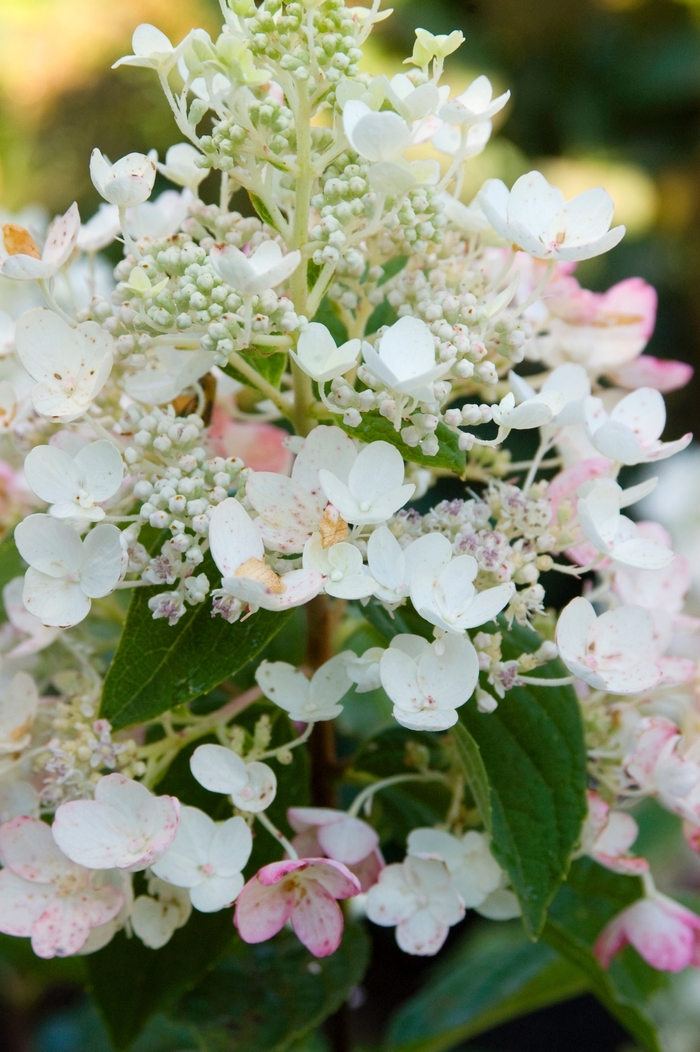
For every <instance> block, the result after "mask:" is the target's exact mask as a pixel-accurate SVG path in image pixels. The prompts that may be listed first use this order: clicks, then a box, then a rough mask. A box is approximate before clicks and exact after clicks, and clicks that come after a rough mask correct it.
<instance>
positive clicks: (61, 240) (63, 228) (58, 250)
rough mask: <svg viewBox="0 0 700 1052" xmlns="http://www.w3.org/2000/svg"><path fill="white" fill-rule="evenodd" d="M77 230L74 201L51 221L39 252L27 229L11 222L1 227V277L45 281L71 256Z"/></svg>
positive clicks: (77, 215) (77, 219)
mask: <svg viewBox="0 0 700 1052" xmlns="http://www.w3.org/2000/svg"><path fill="white" fill-rule="evenodd" d="M79 231H80V213H79V212H78V206H77V204H75V202H73V204H72V205H71V206H70V208H69V209H68V211H67V212H66V213H65V214H64V215H62V216H58V217H57V218H56V219H54V221H53V222H52V223H51V225H50V227H49V229H48V231H47V232H46V242H45V244H44V248H43V250H42V252H41V254H40V253H39V250H38V248H37V247H36V245H35V243H34V239H33V238H32V236H31V234H30V233H29V231H27V230H25V229H24V228H23V227H15V226H14V225H13V224H9V228H8V226H5V227H3V235H4V237H3V242H4V244H3V248H2V252H0V258H1V260H2V261H1V262H0V276H2V277H3V278H14V279H15V280H18V281H46V280H48V279H49V278H52V277H54V276H55V275H56V274H58V272H59V270H60V269H61V267H62V266H63V265H64V263H66V262H67V261H68V259H69V258H70V255H71V253H72V251H73V249H74V248H75V245H76V242H77V240H78V233H79ZM11 235H14V236H11Z"/></svg>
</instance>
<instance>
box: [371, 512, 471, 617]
mask: <svg viewBox="0 0 700 1052" xmlns="http://www.w3.org/2000/svg"><path fill="white" fill-rule="evenodd" d="M451 559H452V545H451V544H450V542H449V540H448V539H447V537H445V536H444V534H442V533H426V534H425V535H424V536H423V537H418V538H417V539H416V540H415V541H412V542H411V543H410V544H408V545H407V546H406V547H405V548H402V547H401V545H400V544H399V542H398V541H397V540H396V537H394V535H393V533H392V532H391V530H390V529H389V528H388V527H387V526H380V527H379V528H378V529H376V530H373V532H372V533H371V534H370V538H369V540H368V542H367V563H368V565H369V572H370V573H371V575H372V577H373V578H374V579H375V581H376V582H377V587H376V589H375V593H374V594H375V595H376V596H377V598H378V599H380V600H381V602H383V603H391V604H397V603H401V602H403V601H404V600H405V599H407V598H408V596H409V590H410V586H411V581H412V579H413V575H414V574H415V573H416V572H417V571H418V570H419V569H420V568H421V567H426V568H427V569H429V570H431V571H433V572H434V573H435V575H436V576H437V574H439V573H440V571H441V570H442V569H443V568H444V567H445V566H447V564H448V563H449V562H450V560H451Z"/></svg>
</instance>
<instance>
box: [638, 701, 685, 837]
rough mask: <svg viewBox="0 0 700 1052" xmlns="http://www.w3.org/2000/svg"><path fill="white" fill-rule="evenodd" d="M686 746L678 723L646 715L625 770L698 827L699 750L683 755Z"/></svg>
mask: <svg viewBox="0 0 700 1052" xmlns="http://www.w3.org/2000/svg"><path fill="white" fill-rule="evenodd" d="M683 745H684V740H683V736H682V735H681V734H680V733H679V731H678V727H676V725H675V723H672V722H671V720H667V719H664V718H663V717H662V716H646V717H645V718H644V719H642V720H641V722H640V724H639V727H638V728H637V732H636V735H635V739H634V745H633V748H632V750H631V751H630V752H629V753H628V755H627V756H626V757H625V759H624V768H625V770H626V771H627V773H628V774H629V776H630V777H631V778H633V779H634V781H635V782H636V783H637V785H638V786H639V787H640V788H642V789H644V791H645V792H646V793H648V794H651V795H654V796H658V798H659V800H660V801H661V803H662V805H663V806H664V807H665V808H666V810H668V811H671V812H673V813H674V814H677V815H680V816H681V817H682V818H684V819H685V820H686V822H689V823H691V824H692V825H693V826H695V827H698V826H700V764H698V763H697V760H696V758H695V755H696V753H697V750H693V749H690V750H688V752H686V753H685V754H683V753H682V752H681V751H680V750H681V749H682V747H683ZM687 839H689V841H690V839H691V838H690V837H687Z"/></svg>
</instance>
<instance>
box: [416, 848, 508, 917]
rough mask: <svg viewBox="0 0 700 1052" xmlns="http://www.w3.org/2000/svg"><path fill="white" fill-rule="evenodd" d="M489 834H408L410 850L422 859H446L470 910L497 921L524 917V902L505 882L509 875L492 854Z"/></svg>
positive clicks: (454, 882)
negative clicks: (522, 912)
mask: <svg viewBox="0 0 700 1052" xmlns="http://www.w3.org/2000/svg"><path fill="white" fill-rule="evenodd" d="M490 845H491V837H490V836H489V835H488V833H477V832H476V831H475V830H473V829H472V830H470V831H469V832H468V833H465V834H464V836H462V837H456V836H452V835H451V834H450V833H446V832H445V831H444V830H442V829H413V830H412V831H411V832H410V833H409V835H408V843H407V848H408V853H409V855H415V856H416V857H418V858H437V859H439V860H440V861H441V862H444V863H445V865H446V866H447V870H448V872H449V874H450V879H451V880H452V884H453V886H454V888H455V890H456V891H457V892H458V893H459V896H460V898H461V899H462V902H463V904H464V905H465V906H466V908H467V909H475V910H476V911H477V912H478V913H481V914H483V915H484V916H486V917H491V919H493V920H509V919H510V918H512V917H519V916H520V904H519V903H518V900H517V897H516V896H515V895H514V894H513V892H512V891H508V890H507V889H506V888H505V887H504V884H505V882H506V878H505V874H504V872H503V870H502V869H501V867H500V866H499V864H498V862H496V859H495V858H494V857H493V855H492V854H491V846H490Z"/></svg>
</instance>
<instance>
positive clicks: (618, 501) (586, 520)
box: [577, 479, 674, 570]
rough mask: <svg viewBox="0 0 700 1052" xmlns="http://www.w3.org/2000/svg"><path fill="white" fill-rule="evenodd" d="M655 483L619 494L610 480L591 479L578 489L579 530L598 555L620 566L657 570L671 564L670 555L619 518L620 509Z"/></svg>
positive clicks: (651, 487) (633, 525)
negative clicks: (605, 556)
mask: <svg viewBox="0 0 700 1052" xmlns="http://www.w3.org/2000/svg"><path fill="white" fill-rule="evenodd" d="M655 483H656V479H651V480H650V481H649V482H647V483H641V484H640V486H634V487H632V488H630V489H629V490H623V489H621V488H620V486H618V484H617V482H614V481H613V480H612V479H595V480H594V481H593V482H589V483H586V484H584V485H583V486H581V487H580V488H579V493H581V494H582V495H581V497H580V498H579V501H578V505H577V509H578V519H579V522H580V524H581V529H582V530H583V532H584V533H585V535H586V537H587V538H588V540H589V541H590V542H591V544H593V545H594V546H595V548H597V550H598V551H599V552H601V554H604V555H607V556H609V557H610V558H611V559H613V560H614V562H616V563H621V564H622V565H623V566H634V567H637V568H639V569H643V570H660V569H662V568H663V567H664V566H668V565H669V564H670V563H671V562H672V561H673V558H674V556H673V552H672V551H671V549H670V548H666V547H664V545H663V544H659V543H658V542H657V541H655V540H652V539H651V538H650V537H644V536H643V535H642V534H641V533H640V530H639V527H638V526H637V525H636V523H634V522H632V520H631V519H628V518H627V516H626V515H621V514H620V508H621V507H625V506H626V505H627V504H631V503H633V502H634V501H636V500H640V499H641V498H642V497H643V496H645V495H646V493H648V492H649V491H650V490H651V489H653V487H654V485H655Z"/></svg>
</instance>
